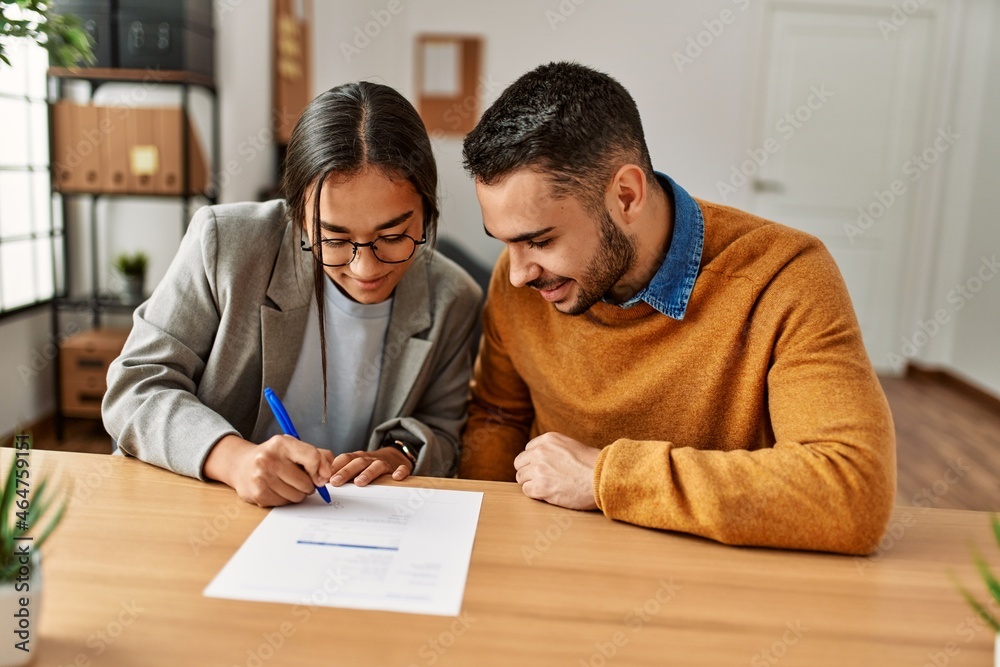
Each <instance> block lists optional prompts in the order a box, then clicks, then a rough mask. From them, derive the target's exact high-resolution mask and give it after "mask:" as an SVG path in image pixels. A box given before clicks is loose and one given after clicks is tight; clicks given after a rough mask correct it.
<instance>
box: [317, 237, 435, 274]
mask: <svg viewBox="0 0 1000 667" xmlns="http://www.w3.org/2000/svg"><path fill="white" fill-rule="evenodd" d="M400 236H405V237H406V238H408V239H410V240H411V241H413V252H411V253H410V255H409V257H407V258H406V259H398V260H396V261H395V262H387V261H386V260H384V259H382V258H381V257H379V256H378V250H376V249H375V244H377V243H378V242H379V241H384V240H385V239H394V238H399V237H400ZM325 241H337V242H338V243H350V244H351V246H352V253H351V261H349V262H340V263H339V264H327V263H326V262H324V261H323V249H322V248H320V251H319V253H316V252H315V250H314V249H315V248H316V246H322V245H323V243H324V242H325ZM425 243H427V232H426V231H425V232H424V235H423V236H422V237H421V239H420V240H419V241H418V240H417V239H415V238H413V237H412V236H410V235H409V234H386V235H385V236H379V237H378V238H376V239H375V240H374V241H368V242H367V243H357V242H355V241H351V240H349V239H320V240H319V241H316V243H313V244H311V245H310V244H308V243H306V239H302V241H301V249H302V250H303V252H311V253H312V254H313V257H315V258H316V259H317V260H318V261H319V263H320V264H322V265H323V266H329V267H331V268H332V267H338V266H350V265H351V264H353V263H354V260H356V259H357V258H358V248H371V249H372V257H374V258H375V259H377V260H378V261H380V262H382V263H383V264H402V263H403V262H408V261H410V260H411V259H412V258H413V256H414V255H415V254H417V249H418V248H419V247H420V246H422V245H424V244H425Z"/></svg>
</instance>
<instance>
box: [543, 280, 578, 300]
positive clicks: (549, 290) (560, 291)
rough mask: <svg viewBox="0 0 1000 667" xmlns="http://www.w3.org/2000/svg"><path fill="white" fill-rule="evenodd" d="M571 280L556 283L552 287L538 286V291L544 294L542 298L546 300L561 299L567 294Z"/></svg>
mask: <svg viewBox="0 0 1000 667" xmlns="http://www.w3.org/2000/svg"><path fill="white" fill-rule="evenodd" d="M569 283H570V281H569V280H564V281H562V282H561V283H556V284H555V285H553V286H551V287H536V288H535V289H537V290H538V293H539V294H541V295H542V298H543V299H545V300H546V301H559V300H560V299H562V298H563V297H565V296H566V292H567V290H568V286H569Z"/></svg>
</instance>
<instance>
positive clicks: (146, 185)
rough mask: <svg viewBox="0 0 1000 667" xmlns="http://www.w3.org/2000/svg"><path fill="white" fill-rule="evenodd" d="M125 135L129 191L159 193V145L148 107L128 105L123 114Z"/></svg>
mask: <svg viewBox="0 0 1000 667" xmlns="http://www.w3.org/2000/svg"><path fill="white" fill-rule="evenodd" d="M125 126H126V128H127V136H128V174H127V175H126V178H125V182H126V184H127V186H128V192H132V193H136V194H158V188H159V185H160V183H159V182H160V178H159V173H160V148H159V146H158V145H157V143H156V133H155V129H154V127H153V113H152V110H151V109H144V108H132V109H128V111H127V113H126V117H125Z"/></svg>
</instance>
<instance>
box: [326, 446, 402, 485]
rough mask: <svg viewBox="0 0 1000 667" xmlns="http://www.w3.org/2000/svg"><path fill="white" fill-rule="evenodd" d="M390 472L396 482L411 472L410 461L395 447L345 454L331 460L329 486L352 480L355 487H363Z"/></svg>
mask: <svg viewBox="0 0 1000 667" xmlns="http://www.w3.org/2000/svg"><path fill="white" fill-rule="evenodd" d="M390 472H391V473H392V478H393V479H394V480H396V481H397V482H398V481H400V480H404V479H406V477H407V475H409V474H410V473H411V472H413V464H412V463H411V462H410V459H409V458H407V456H406V455H405V454H403V452H401V451H399V450H398V449H396V448H395V447H382V448H381V449H376V450H375V451H373V452H347V453H345V454H341V455H340V456H338V457H337V458H335V459H334V460H333V474H332V475H331V477H330V484H332V485H334V486H341V485H342V484H345V483H347V482H349V481H351V480H352V479H353V480H354V484H355V486H365V485H366V484H368V483H370V482H372V481H373V480H375V479H376V478H378V477H381V476H382V475H386V474H388V473H390Z"/></svg>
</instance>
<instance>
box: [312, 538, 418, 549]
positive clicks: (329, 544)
mask: <svg viewBox="0 0 1000 667" xmlns="http://www.w3.org/2000/svg"><path fill="white" fill-rule="evenodd" d="M296 544H317V545H319V546H321V547H347V548H348V549H377V550H379V551H399V547H377V546H375V545H372V544H339V543H337V542H310V541H309V540H299V541H297V542H296Z"/></svg>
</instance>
